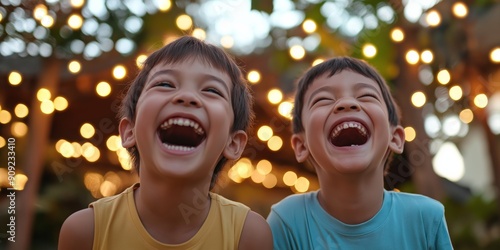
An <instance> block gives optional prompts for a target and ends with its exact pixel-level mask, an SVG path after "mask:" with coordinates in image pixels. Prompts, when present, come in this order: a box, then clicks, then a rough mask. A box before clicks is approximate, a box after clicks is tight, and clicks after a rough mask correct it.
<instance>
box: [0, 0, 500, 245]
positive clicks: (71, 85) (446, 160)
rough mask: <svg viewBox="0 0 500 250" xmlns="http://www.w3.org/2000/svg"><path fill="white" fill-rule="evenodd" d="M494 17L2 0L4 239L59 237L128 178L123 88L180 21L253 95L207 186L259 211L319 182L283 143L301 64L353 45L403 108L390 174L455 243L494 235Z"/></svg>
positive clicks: (351, 0) (422, 3)
mask: <svg viewBox="0 0 500 250" xmlns="http://www.w3.org/2000/svg"><path fill="white" fill-rule="evenodd" d="M499 23H500V2H498V1H488V0H481V1H469V0H463V1H454V0H443V1H438V0H394V1H375V0H369V1H357V0H332V1H324V0H273V1H271V0H270V1H264V0H262V1H256V0H254V1H250V0H234V1H230V0H197V1H196V0H177V1H175V0H124V1H119V0H108V1H104V0H87V1H85V0H45V1H43V0H33V1H21V0H0V188H1V191H0V248H2V249H7V248H9V249H55V248H56V246H57V240H58V233H59V229H60V227H61V224H62V223H63V221H64V220H65V218H67V217H68V216H69V215H70V214H71V213H73V212H75V211H77V210H80V209H82V208H85V207H87V206H88V204H89V203H90V202H92V201H94V200H96V199H98V198H101V197H106V196H111V195H115V194H117V193H119V192H121V191H123V190H124V189H125V188H127V187H128V186H130V185H132V184H133V183H134V182H136V181H137V180H138V178H137V176H136V174H135V173H134V172H133V171H132V170H131V169H130V166H129V164H128V161H129V158H128V155H127V154H126V151H125V150H124V149H123V148H122V147H121V142H120V139H119V137H118V129H117V126H118V120H117V119H116V111H117V107H118V103H119V100H120V96H121V94H122V93H123V90H124V88H125V87H126V86H127V84H128V83H129V82H130V81H131V80H132V79H133V78H134V77H135V75H136V74H137V72H138V70H139V69H140V67H141V62H142V61H143V60H144V58H145V57H146V56H147V55H148V54H150V53H151V52H152V51H154V50H156V49H158V48H160V47H162V46H163V45H165V44H167V43H168V42H170V41H172V40H173V39H175V38H176V37H179V36H181V35H186V34H187V35H193V36H196V37H198V38H200V39H203V40H206V41H207V42H210V43H213V44H216V45H217V46H220V47H222V48H224V49H225V50H227V51H228V52H229V53H231V54H232V55H234V56H235V57H236V59H237V61H238V63H239V64H240V65H241V67H242V69H243V71H244V73H245V76H246V77H247V79H248V81H249V82H250V84H251V88H252V91H253V92H254V96H255V105H254V110H255V112H256V122H255V125H254V127H253V129H252V131H251V132H250V141H249V143H248V145H247V148H246V150H245V152H244V155H243V158H242V159H241V160H239V161H238V162H237V163H236V164H235V165H234V166H227V167H226V168H225V169H224V172H223V174H221V177H220V179H219V182H218V184H217V186H216V187H215V191H216V192H219V193H221V194H223V195H224V196H226V197H228V198H230V199H233V200H236V201H240V202H243V203H245V204H247V205H248V206H250V207H251V208H252V209H253V210H255V211H257V212H258V213H260V214H261V215H262V216H264V217H266V216H267V214H268V213H269V210H270V206H271V205H272V204H274V203H275V202H277V201H279V200H281V199H282V198H284V197H285V196H287V195H290V194H293V193H302V192H308V191H311V190H316V189H317V188H318V183H317V179H316V175H315V173H314V170H313V169H312V168H310V167H309V166H306V165H304V164H298V163H297V162H296V161H295V156H294V155H293V152H292V149H291V146H290V143H289V140H290V136H291V133H290V130H291V126H290V121H291V120H290V119H291V117H290V111H291V109H292V107H293V100H292V96H293V93H294V90H295V83H296V79H297V78H298V77H299V76H300V75H301V74H302V73H303V72H304V71H305V70H306V69H307V68H309V67H311V66H312V65H314V64H316V63H318V62H321V61H322V60H325V59H327V58H331V57H334V56H342V55H348V56H353V57H356V58H360V59H363V60H366V61H367V62H369V63H370V64H372V65H373V66H374V67H375V68H377V69H378V70H379V71H380V73H381V74H382V75H383V76H384V78H385V79H386V81H387V82H388V84H389V85H390V86H391V88H392V90H393V93H394V96H395V98H396V100H397V102H398V103H399V105H400V107H401V112H402V117H403V121H402V122H403V125H404V127H405V132H406V140H407V141H406V146H405V151H404V152H403V153H402V154H401V155H397V156H396V157H395V159H394V161H393V162H392V163H391V165H390V166H389V167H388V169H387V174H386V177H385V185H386V188H387V189H399V190H402V191H406V192H413V193H420V194H424V195H427V196H430V197H432V198H435V199H437V200H439V201H441V202H442V203H443V204H444V205H445V207H446V217H447V220H448V227H449V231H450V235H451V238H452V241H453V244H454V247H455V248H456V249H500V217H499V216H500V206H499V202H500V192H499V187H500V29H499ZM9 157H11V158H9ZM12 190H15V191H12ZM12 192H14V193H15V196H14V197H15V202H14V203H13V202H12V195H11V196H7V195H9V194H11V193H12ZM12 205H14V206H15V209H14V207H12ZM11 210H14V211H15V216H16V218H15V241H16V242H15V243H14V244H8V243H9V240H8V238H9V237H12V234H11V233H9V231H10V230H11V229H12V228H11V226H8V225H7V224H9V223H11V219H10V216H12V215H13V214H12V211H11Z"/></svg>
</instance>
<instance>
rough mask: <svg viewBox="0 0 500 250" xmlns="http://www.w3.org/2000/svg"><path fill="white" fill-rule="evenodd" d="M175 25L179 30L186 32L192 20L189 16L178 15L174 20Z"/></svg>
mask: <svg viewBox="0 0 500 250" xmlns="http://www.w3.org/2000/svg"><path fill="white" fill-rule="evenodd" d="M175 24H177V27H179V29H181V30H188V29H190V28H191V26H193V20H192V19H191V17H190V16H188V15H184V14H183V15H180V16H179V17H177V19H176V20H175Z"/></svg>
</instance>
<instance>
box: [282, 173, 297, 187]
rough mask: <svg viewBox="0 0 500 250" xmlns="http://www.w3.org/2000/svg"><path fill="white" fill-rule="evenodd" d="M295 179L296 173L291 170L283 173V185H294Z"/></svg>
mask: <svg viewBox="0 0 500 250" xmlns="http://www.w3.org/2000/svg"><path fill="white" fill-rule="evenodd" d="M296 181H297V174H296V173H295V172H293V171H287V172H286V173H285V174H284V175H283V183H285V185H287V186H289V187H291V186H293V185H295V182H296Z"/></svg>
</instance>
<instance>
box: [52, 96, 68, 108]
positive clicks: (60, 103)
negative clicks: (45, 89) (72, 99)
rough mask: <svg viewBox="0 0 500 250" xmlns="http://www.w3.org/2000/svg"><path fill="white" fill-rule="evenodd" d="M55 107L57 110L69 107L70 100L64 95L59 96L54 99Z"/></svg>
mask: <svg viewBox="0 0 500 250" xmlns="http://www.w3.org/2000/svg"><path fill="white" fill-rule="evenodd" d="M54 108H55V109H56V110H57V111H63V110H65V109H66V108H68V100H66V98H64V97H62V96H58V97H56V98H55V99H54Z"/></svg>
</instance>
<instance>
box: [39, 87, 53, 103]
mask: <svg viewBox="0 0 500 250" xmlns="http://www.w3.org/2000/svg"><path fill="white" fill-rule="evenodd" d="M51 96H52V94H51V93H50V91H49V90H48V89H46V88H41V89H39V90H38V91H37V92H36V98H37V99H38V100H39V101H41V102H43V101H46V100H50V97H51Z"/></svg>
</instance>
